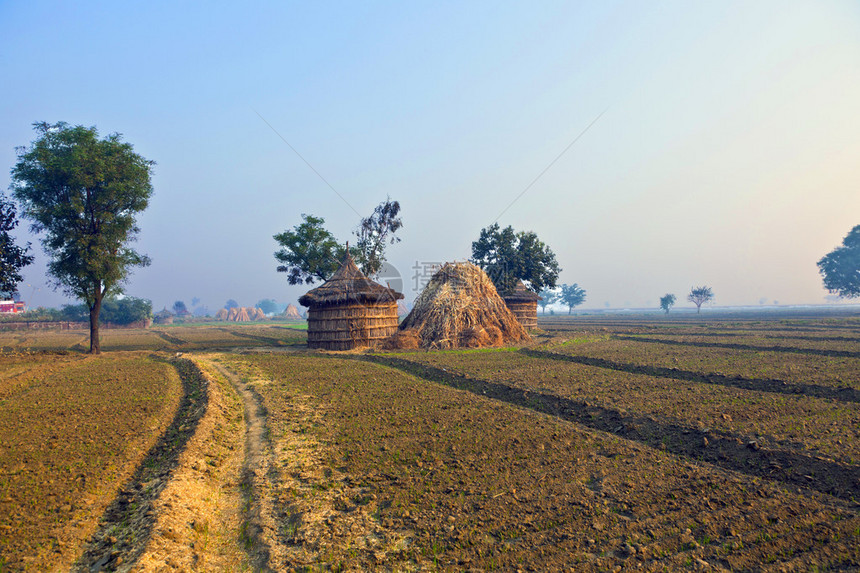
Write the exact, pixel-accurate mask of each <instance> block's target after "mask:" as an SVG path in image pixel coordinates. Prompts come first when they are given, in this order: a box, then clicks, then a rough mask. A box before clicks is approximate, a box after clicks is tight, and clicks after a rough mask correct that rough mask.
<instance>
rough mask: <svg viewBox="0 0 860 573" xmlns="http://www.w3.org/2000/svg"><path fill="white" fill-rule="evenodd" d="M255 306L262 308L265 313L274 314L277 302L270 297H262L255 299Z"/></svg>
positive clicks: (276, 309)
mask: <svg viewBox="0 0 860 573" xmlns="http://www.w3.org/2000/svg"><path fill="white" fill-rule="evenodd" d="M257 308H259V309H260V310H262V311H263V312H264V313H265V314H275V313H276V312H278V302H277V301H276V300H273V299H271V298H264V299H262V300H260V301H257Z"/></svg>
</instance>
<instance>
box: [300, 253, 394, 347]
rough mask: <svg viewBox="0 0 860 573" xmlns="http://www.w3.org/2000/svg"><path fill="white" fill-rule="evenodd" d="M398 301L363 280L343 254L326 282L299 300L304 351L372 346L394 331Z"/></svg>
mask: <svg viewBox="0 0 860 573" xmlns="http://www.w3.org/2000/svg"><path fill="white" fill-rule="evenodd" d="M401 298H403V294H402V293H399V292H397V291H395V290H394V289H391V288H386V287H384V286H382V285H380V284H377V283H375V282H373V281H372V280H370V279H368V278H367V277H366V276H364V274H362V272H361V271H360V270H359V269H358V267H357V266H355V262H354V261H353V260H352V257H351V256H349V252H347V254H346V256H345V257H344V259H343V262H342V263H341V265H340V268H339V269H338V270H337V271H336V272H335V273H334V274H333V275H332V276H331V278H330V279H329V280H327V281H326V282H325V283H323V284H322V285H321V286H319V287H317V288H315V289H313V290H311V291H310V292H308V293H306V294H305V295H304V296H302V297H301V298H299V304H301V305H302V306H306V307H308V316H307V318H308V347H309V348H322V349H324V350H352V349H353V348H361V347H366V346H376V345H377V344H379V343H381V342H382V341H384V340H385V339H386V338H388V337H389V336H391V335H392V334H394V332H396V331H397V325H398V320H397V300H398V299H401Z"/></svg>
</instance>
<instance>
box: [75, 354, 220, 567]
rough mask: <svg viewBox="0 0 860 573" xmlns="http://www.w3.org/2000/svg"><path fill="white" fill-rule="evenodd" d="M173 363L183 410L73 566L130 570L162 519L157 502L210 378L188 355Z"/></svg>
mask: <svg viewBox="0 0 860 573" xmlns="http://www.w3.org/2000/svg"><path fill="white" fill-rule="evenodd" d="M171 364H173V366H174V367H175V368H176V370H177V372H178V373H179V376H180V378H181V380H182V390H183V397H182V401H181V402H180V404H179V409H178V410H177V412H176V415H175V416H174V418H173V421H172V422H171V424H170V426H168V428H167V430H166V431H165V432H164V434H163V435H162V436H161V438H160V439H159V441H158V443H157V444H156V445H155V446H154V447H153V448H152V450H150V452H149V453H148V454H147V456H146V458H145V459H144V460H143V462H142V463H141V465H140V467H139V468H138V470H137V471H136V472H135V474H134V476H133V477H132V478H131V480H130V481H129V483H128V484H127V485H126V486H125V487H123V488H122V490H120V493H119V495H117V497H116V499H115V500H114V501H113V502H112V503H111V505H110V506H108V508H107V510H106V511H105V513H104V515H103V516H102V518H101V524H100V526H99V529H98V531H96V533H95V534H94V535H93V537H92V539H91V540H90V542H89V543H88V544H87V546H86V547H85V548H84V552H83V555H82V556H81V557H80V558H79V559H78V561H77V562H76V563H75V564H74V566H73V567H72V571H75V572H81V573H83V572H90V571H101V570H105V569H109V570H113V571H128V570H130V569H131V568H132V567H133V565H134V564H135V562H136V561H137V560H138V558H140V556H141V554H142V553H143V551H144V549H145V547H146V544H147V542H148V540H149V538H150V535H151V534H152V528H153V526H154V524H155V520H156V516H155V515H154V512H153V502H154V501H155V500H156V499H157V498H158V496H159V495H160V494H161V492H162V491H163V490H164V488H165V486H166V485H167V482H168V480H169V479H170V476H171V473H172V471H173V469H174V468H175V467H176V464H177V460H178V459H179V455H180V454H181V453H182V451H183V449H184V448H185V444H186V443H187V442H188V439H189V438H190V437H191V436H192V435H193V434H194V431H195V429H196V427H197V422H198V421H199V420H200V418H202V417H203V415H204V414H205V413H206V408H207V404H208V392H207V381H206V379H205V378H204V377H203V376H202V375H201V374H200V372H199V371H198V370H197V368H196V367H195V366H194V364H193V363H192V362H191V361H190V360H187V359H177V360H172V361H171Z"/></svg>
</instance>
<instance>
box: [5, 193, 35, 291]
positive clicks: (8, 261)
mask: <svg viewBox="0 0 860 573" xmlns="http://www.w3.org/2000/svg"><path fill="white" fill-rule="evenodd" d="M17 226H18V213H17V211H16V210H15V204H14V203H12V202H11V201H9V200H8V199H7V198H6V196H5V195H3V194H2V193H0V297H3V298H12V297H14V296H15V293H16V292H17V291H18V285H19V284H20V283H21V282H22V281H23V280H24V277H23V276H21V269H23V268H24V267H26V266H27V265H29V264H30V263H32V262H33V257H32V255H28V254H27V253H28V252H29V251H30V243H27V245H26V246H24V247H19V246H18V245H16V244H15V238H14V237H13V236H12V235H11V234H10V231H12V230H13V229H14V228H15V227H17Z"/></svg>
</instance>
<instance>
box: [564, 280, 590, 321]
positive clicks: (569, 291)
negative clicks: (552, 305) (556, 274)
mask: <svg viewBox="0 0 860 573" xmlns="http://www.w3.org/2000/svg"><path fill="white" fill-rule="evenodd" d="M561 302H563V303H564V304H565V305H567V314H570V313H571V312H572V311H573V307H575V306H579V305H581V304H582V303H584V302H585V289H583V288H581V287H580V286H579V285H578V284H576V283H573V284H572V285H561Z"/></svg>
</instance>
